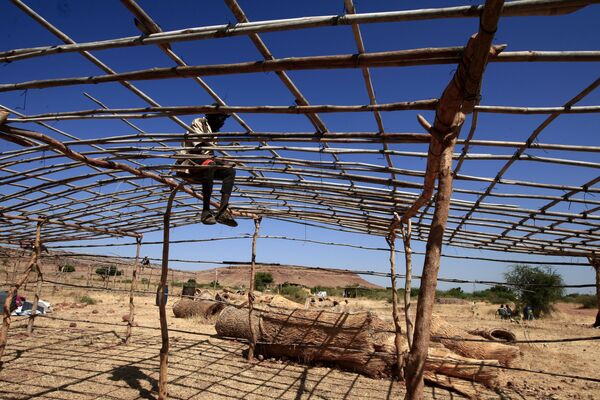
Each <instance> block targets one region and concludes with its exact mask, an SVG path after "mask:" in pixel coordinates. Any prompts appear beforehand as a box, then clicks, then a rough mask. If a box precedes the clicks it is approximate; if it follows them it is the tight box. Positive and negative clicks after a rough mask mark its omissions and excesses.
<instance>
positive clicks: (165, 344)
mask: <svg viewBox="0 0 600 400" xmlns="http://www.w3.org/2000/svg"><path fill="white" fill-rule="evenodd" d="M180 188H181V184H180V185H179V186H177V187H176V188H175V189H173V190H171V194H170V195H169V200H168V201H167V208H166V210H165V214H164V217H163V224H164V226H163V250H162V268H161V271H160V283H159V284H158V314H159V317H160V334H161V338H162V346H161V348H160V371H159V375H158V398H159V400H166V399H167V380H168V375H167V368H168V364H169V328H168V326H167V311H166V307H165V306H166V302H165V295H164V293H165V287H166V286H167V277H168V274H169V224H170V222H171V209H172V208H173V200H175V195H176V194H177V191H178V190H179V189H180Z"/></svg>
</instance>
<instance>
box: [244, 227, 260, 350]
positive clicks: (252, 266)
mask: <svg viewBox="0 0 600 400" xmlns="http://www.w3.org/2000/svg"><path fill="white" fill-rule="evenodd" d="M261 221H262V218H261V217H258V218H255V219H254V235H253V236H252V259H251V261H250V284H249V287H248V323H249V324H250V325H249V326H250V342H249V343H248V357H247V359H248V361H252V360H253V359H254V350H255V349H256V341H257V337H256V332H255V331H254V323H253V321H252V315H253V313H254V275H255V269H256V240H257V239H258V234H259V231H260V223H261Z"/></svg>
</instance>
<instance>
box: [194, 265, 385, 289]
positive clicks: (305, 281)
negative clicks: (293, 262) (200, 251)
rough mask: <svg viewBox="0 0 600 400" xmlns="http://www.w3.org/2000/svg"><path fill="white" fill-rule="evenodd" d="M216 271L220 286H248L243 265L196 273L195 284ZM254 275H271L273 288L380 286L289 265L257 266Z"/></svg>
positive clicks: (349, 276)
mask: <svg viewBox="0 0 600 400" xmlns="http://www.w3.org/2000/svg"><path fill="white" fill-rule="evenodd" d="M215 269H216V272H217V278H218V281H219V283H220V284H221V285H223V286H230V287H238V286H246V287H247V286H248V277H249V273H250V269H249V267H248V266H246V265H243V266H229V267H221V268H212V269H209V270H204V271H198V272H196V273H195V275H196V281H197V282H198V283H207V282H212V281H214V279H215ZM256 272H269V273H271V275H273V280H274V282H273V283H274V284H275V285H279V284H283V283H286V282H287V283H293V284H297V285H302V286H306V287H315V286H324V287H346V286H356V285H359V286H362V287H367V288H379V287H380V286H378V285H375V284H373V283H371V282H369V281H367V280H365V279H363V278H361V277H360V276H358V275H356V274H353V273H342V274H340V273H335V272H333V271H329V270H323V269H315V268H305V267H298V266H289V265H257V266H256Z"/></svg>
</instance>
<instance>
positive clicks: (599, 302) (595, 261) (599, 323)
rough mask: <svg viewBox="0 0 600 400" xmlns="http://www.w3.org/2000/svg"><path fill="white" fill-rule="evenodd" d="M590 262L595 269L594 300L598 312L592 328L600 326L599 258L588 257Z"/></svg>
mask: <svg viewBox="0 0 600 400" xmlns="http://www.w3.org/2000/svg"><path fill="white" fill-rule="evenodd" d="M589 260H590V264H592V267H594V269H595V270H596V302H597V305H598V313H597V314H596V321H595V322H594V328H598V327H600V258H595V257H590V259H589Z"/></svg>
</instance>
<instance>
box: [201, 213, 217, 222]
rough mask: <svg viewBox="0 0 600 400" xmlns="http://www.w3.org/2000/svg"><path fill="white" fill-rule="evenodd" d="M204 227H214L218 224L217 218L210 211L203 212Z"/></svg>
mask: <svg viewBox="0 0 600 400" xmlns="http://www.w3.org/2000/svg"><path fill="white" fill-rule="evenodd" d="M200 220H201V221H202V223H203V224H204V225H214V224H216V223H217V220H216V219H215V216H214V215H213V213H212V212H210V211H209V210H206V211H202V217H201V218H200Z"/></svg>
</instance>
